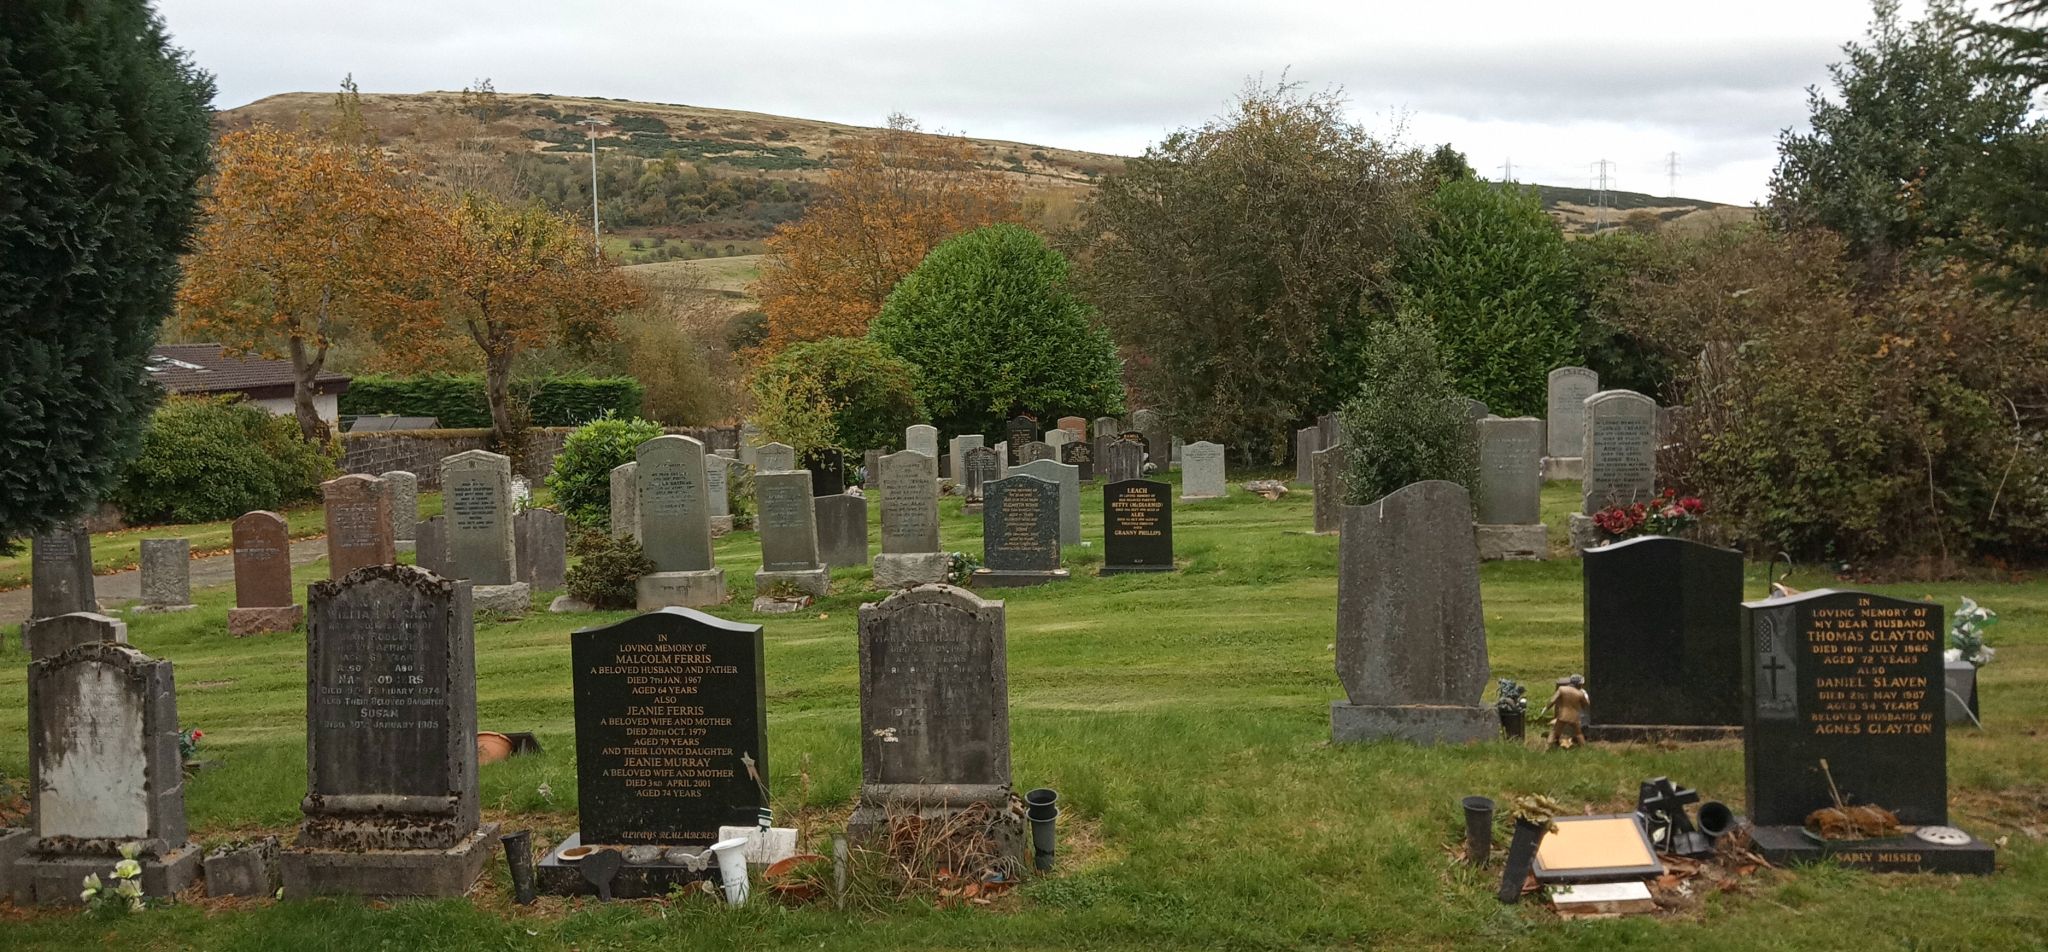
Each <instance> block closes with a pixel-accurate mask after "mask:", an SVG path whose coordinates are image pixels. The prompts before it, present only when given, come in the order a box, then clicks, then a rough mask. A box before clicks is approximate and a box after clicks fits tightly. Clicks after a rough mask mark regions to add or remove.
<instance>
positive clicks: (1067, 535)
mask: <svg viewBox="0 0 2048 952" xmlns="http://www.w3.org/2000/svg"><path fill="white" fill-rule="evenodd" d="M1011 472H1012V473H1015V474H1020V475H1024V476H1036V477H1038V478H1039V479H1043V480H1045V481H1046V482H1049V483H1052V484H1054V485H1056V486H1058V487H1059V489H1060V545H1063V546H1065V545H1080V544H1081V468H1080V467H1078V466H1070V465H1068V464H1066V463H1061V462H1056V461H1054V460H1050V459H1041V460H1033V461H1031V462H1029V463H1025V464H1024V465H1022V466H1019V467H1017V468H1016V469H1014V470H1012V471H1011Z"/></svg>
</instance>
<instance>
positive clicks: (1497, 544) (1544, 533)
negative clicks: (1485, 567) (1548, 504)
mask: <svg viewBox="0 0 2048 952" xmlns="http://www.w3.org/2000/svg"><path fill="white" fill-rule="evenodd" d="M1472 538H1473V540H1474V541H1476V542H1478V543H1479V561H1481V562H1503V561H1506V562H1539V561H1542V560H1543V559H1546V558H1549V557H1550V533H1549V530H1548V529H1546V528H1544V526H1543V525H1542V524H1541V523H1538V524H1535V525H1527V526H1487V525H1475V526H1473V527H1472Z"/></svg>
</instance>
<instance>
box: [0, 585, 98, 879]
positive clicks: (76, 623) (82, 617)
mask: <svg viewBox="0 0 2048 952" xmlns="http://www.w3.org/2000/svg"><path fill="white" fill-rule="evenodd" d="M23 637H25V638H26V639H27V640H28V643H27V645H25V647H26V648H27V650H28V656H29V660H31V661H33V660H35V659H37V658H51V657H55V656H57V655H60V654H63V653H64V652H66V651H69V650H70V649H72V648H76V647H78V646H79V645H93V644H99V643H100V642H112V643H115V644H123V645H125V644H127V643H128V623H127V622H125V621H121V620H120V619H118V618H109V617H107V616H105V615H102V614H100V613H98V612H72V613H70V614H68V615H58V616H56V617H55V618H42V619H37V621H36V623H35V624H34V625H30V626H28V628H27V631H26V634H24V636H23ZM0 895H4V893H0Z"/></svg>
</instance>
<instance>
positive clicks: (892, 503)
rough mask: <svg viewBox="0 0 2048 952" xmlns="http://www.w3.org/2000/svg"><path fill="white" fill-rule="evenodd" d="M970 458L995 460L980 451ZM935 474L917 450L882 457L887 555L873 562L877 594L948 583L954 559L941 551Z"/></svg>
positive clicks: (884, 554) (884, 535)
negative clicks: (878, 589)
mask: <svg viewBox="0 0 2048 952" xmlns="http://www.w3.org/2000/svg"><path fill="white" fill-rule="evenodd" d="M976 451H979V452H976ZM970 455H974V456H979V457H982V458H990V457H993V456H994V455H995V454H993V453H989V452H987V451H982V450H981V448H980V447H976V448H975V451H970ZM935 472H936V469H935V467H934V466H933V464H932V460H931V458H930V457H927V456H925V455H924V454H922V453H919V452H917V451H915V450H904V451H903V452H901V453H892V454H890V455H888V456H884V457H882V478H881V482H880V483H879V484H878V485H879V486H880V488H881V491H882V551H881V554H879V555H876V556H875V562H874V579H875V587H876V588H880V589H892V588H903V587H905V586H910V585H922V584H925V583H927V582H943V581H945V580H946V572H947V570H948V569H949V568H950V567H951V559H950V557H948V556H947V555H946V553H944V552H941V551H939V492H938V483H937V482H936V477H935ZM982 479H986V476H985V475H984V476H983V477H982ZM974 483H975V485H974V487H973V488H976V489H979V488H981V487H982V486H983V485H985V483H982V482H980V481H979V480H976V481H974Z"/></svg>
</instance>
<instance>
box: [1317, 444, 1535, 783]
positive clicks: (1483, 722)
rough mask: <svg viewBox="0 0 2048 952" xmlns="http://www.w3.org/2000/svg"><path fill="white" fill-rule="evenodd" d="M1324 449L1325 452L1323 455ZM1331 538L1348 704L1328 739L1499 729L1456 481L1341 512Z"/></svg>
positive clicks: (1464, 734) (1335, 714) (1463, 499)
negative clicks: (1490, 701)
mask: <svg viewBox="0 0 2048 952" xmlns="http://www.w3.org/2000/svg"><path fill="white" fill-rule="evenodd" d="M1325 452H1327V451H1325ZM1343 519H1344V527H1343V530H1342V536H1343V538H1342V540H1341V541H1340V542H1339V543H1338V566H1337V677H1338V679H1339V680H1341V681H1343V682H1344V693H1345V695H1346V696H1347V697H1348V698H1349V700H1348V701H1333V702H1331V704H1330V736H1331V738H1332V739H1333V740H1335V741H1337V742H1339V743H1344V742H1353V741H1369V740H1378V739H1383V738H1397V739H1401V740H1408V741H1414V742H1417V743H1444V742H1451V743H1462V742H1465V741H1474V740H1485V739H1487V738H1491V737H1494V736H1497V735H1498V734H1499V732H1500V722H1499V719H1498V718H1497V717H1496V716H1495V714H1494V711H1493V708H1492V707H1490V706H1486V705H1484V704H1481V703H1480V695H1481V694H1482V693H1484V692H1485V690H1486V688H1487V686H1488V684H1489V682H1490V677H1489V672H1490V669H1489V667H1488V665H1487V659H1486V620H1485V615H1484V613H1483V611H1482V609H1481V606H1480V601H1479V551H1478V549H1476V548H1475V547H1474V546H1473V543H1472V534H1471V533H1470V532H1466V531H1460V529H1459V528H1458V527H1460V526H1464V525H1469V524H1470V523H1471V519H1472V502H1471V498H1470V497H1469V496H1468V495H1467V494H1466V492H1465V489H1464V487H1462V486H1459V485H1458V484H1456V483H1452V482H1446V481H1443V480H1427V481H1424V482H1419V483H1411V484H1409V485H1407V486H1403V487H1401V488H1400V489H1397V490H1395V491H1394V492H1391V493H1389V494H1387V495H1386V496H1384V497H1382V498H1380V499H1379V500H1377V501H1375V502H1373V503H1370V504H1368V505H1364V506H1345V507H1343Z"/></svg>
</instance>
